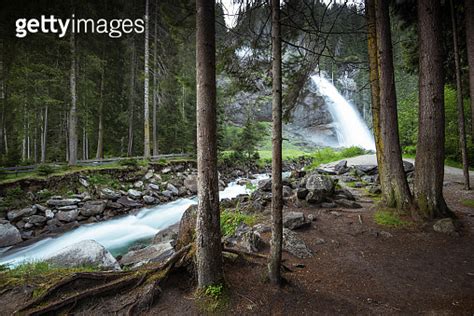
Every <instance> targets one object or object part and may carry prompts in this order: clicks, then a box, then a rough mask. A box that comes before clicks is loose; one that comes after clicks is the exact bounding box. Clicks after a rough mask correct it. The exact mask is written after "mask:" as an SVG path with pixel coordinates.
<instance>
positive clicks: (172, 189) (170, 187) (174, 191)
mask: <svg viewBox="0 0 474 316" xmlns="http://www.w3.org/2000/svg"><path fill="white" fill-rule="evenodd" d="M166 190H167V191H170V192H171V193H172V194H173V195H179V190H178V189H177V188H176V187H175V186H174V185H172V184H171V183H168V184H167V185H166Z"/></svg>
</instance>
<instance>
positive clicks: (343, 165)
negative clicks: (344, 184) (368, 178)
mask: <svg viewBox="0 0 474 316" xmlns="http://www.w3.org/2000/svg"><path fill="white" fill-rule="evenodd" d="M334 171H336V174H344V173H346V172H348V171H349V168H347V160H341V161H339V162H338V163H337V164H336V165H335V166H334Z"/></svg>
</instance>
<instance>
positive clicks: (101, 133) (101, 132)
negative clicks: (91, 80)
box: [95, 65, 105, 159]
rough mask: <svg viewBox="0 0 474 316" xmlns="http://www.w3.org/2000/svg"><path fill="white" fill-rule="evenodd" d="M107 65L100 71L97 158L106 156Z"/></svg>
mask: <svg viewBox="0 0 474 316" xmlns="http://www.w3.org/2000/svg"><path fill="white" fill-rule="evenodd" d="M104 73H105V65H103V66H102V71H101V73H100V103H99V127H98V132H97V152H96V154H95V158H96V159H102V158H104V113H103V112H104V77H105V74H104Z"/></svg>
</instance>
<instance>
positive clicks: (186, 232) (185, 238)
mask: <svg viewBox="0 0 474 316" xmlns="http://www.w3.org/2000/svg"><path fill="white" fill-rule="evenodd" d="M196 218H197V206H196V205H191V206H189V207H188V208H187V210H186V211H184V213H183V216H182V217H181V221H180V222H179V231H178V237H177V239H176V246H175V249H176V251H178V250H180V249H181V248H183V247H185V246H187V245H188V244H190V243H191V242H193V240H194V235H195V230H196Z"/></svg>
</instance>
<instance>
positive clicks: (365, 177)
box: [360, 175, 375, 184]
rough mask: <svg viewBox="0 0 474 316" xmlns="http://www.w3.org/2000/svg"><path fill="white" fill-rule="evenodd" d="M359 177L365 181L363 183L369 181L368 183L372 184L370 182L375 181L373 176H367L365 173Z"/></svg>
mask: <svg viewBox="0 0 474 316" xmlns="http://www.w3.org/2000/svg"><path fill="white" fill-rule="evenodd" d="M360 179H361V180H362V181H363V182H365V183H370V184H372V183H374V182H375V176H368V175H365V176H362V177H361V178H360Z"/></svg>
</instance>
